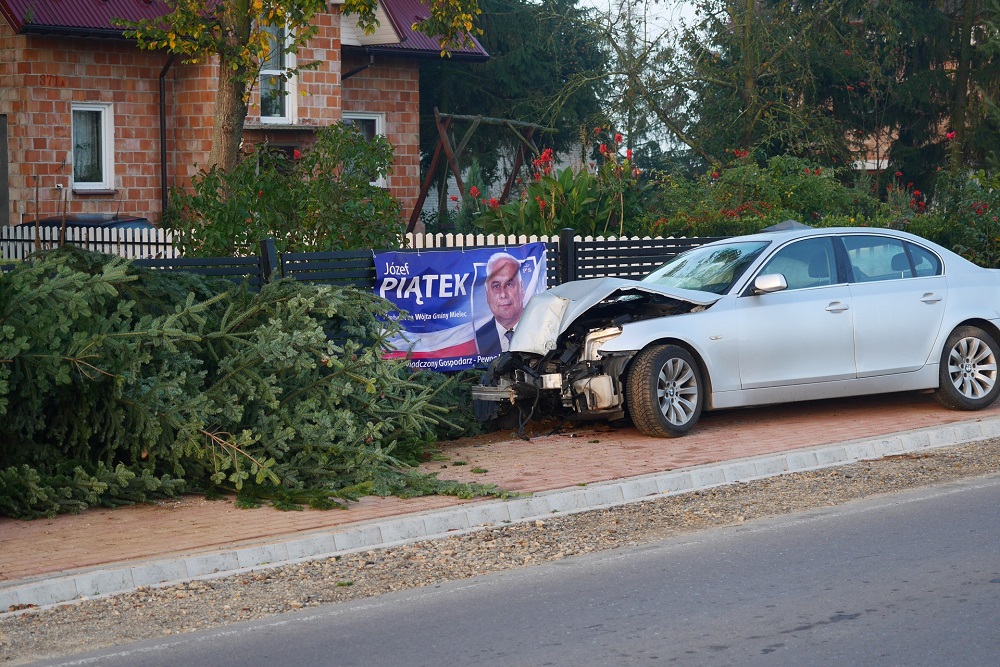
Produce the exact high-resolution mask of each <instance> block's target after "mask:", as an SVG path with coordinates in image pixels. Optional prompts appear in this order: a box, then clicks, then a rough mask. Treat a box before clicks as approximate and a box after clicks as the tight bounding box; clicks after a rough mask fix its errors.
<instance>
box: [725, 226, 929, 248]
mask: <svg viewBox="0 0 1000 667" xmlns="http://www.w3.org/2000/svg"><path fill="white" fill-rule="evenodd" d="M831 234H833V235H847V234H879V235H882V236H892V237H895V238H899V239H906V240H908V241H914V242H917V243H922V244H924V245H933V246H935V247H937V245H936V244H934V243H932V242H931V241H928V240H927V239H925V238H923V237H920V236H916V235H914V234H910V233H909V232H904V231H900V230H898V229H887V228H884V227H807V228H798V229H783V230H775V231H770V232H757V233H755V234H746V235H744V236H732V237H729V238H727V239H724V240H722V241H717V243H727V242H729V243H732V242H733V241H778V242H780V243H783V242H785V241H789V240H792V239H800V238H808V237H810V236H829V235H831Z"/></svg>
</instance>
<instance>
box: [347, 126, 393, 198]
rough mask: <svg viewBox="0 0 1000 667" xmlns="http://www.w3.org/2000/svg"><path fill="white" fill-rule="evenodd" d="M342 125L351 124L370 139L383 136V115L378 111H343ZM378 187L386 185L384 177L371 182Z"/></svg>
mask: <svg viewBox="0 0 1000 667" xmlns="http://www.w3.org/2000/svg"><path fill="white" fill-rule="evenodd" d="M343 122H344V125H352V126H354V127H356V128H357V129H358V131H360V132H361V134H363V135H364V136H365V139H368V140H369V141H371V140H372V139H374V138H375V137H376V136H385V115H384V114H380V113H360V112H356V111H352V112H347V111H345V112H344V115H343ZM371 184H372V185H376V186H378V187H380V188H384V187H386V184H385V179H384V178H379V179H376V180H374V181H372V182H371Z"/></svg>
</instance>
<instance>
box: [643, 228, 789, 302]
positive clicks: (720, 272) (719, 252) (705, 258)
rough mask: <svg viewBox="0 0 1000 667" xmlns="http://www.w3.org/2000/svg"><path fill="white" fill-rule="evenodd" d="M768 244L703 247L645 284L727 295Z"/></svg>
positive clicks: (673, 262) (676, 260) (658, 271)
mask: <svg viewBox="0 0 1000 667" xmlns="http://www.w3.org/2000/svg"><path fill="white" fill-rule="evenodd" d="M769 244H770V242H769V241H740V242H736V243H712V244H709V245H704V246H701V247H699V248H694V249H693V250H689V251H687V252H685V253H683V254H681V255H677V257H674V258H673V259H671V260H670V261H669V262H667V263H666V264H664V265H663V266H661V267H660V268H658V269H656V270H655V271H653V272H652V273H650V274H649V275H648V276H646V277H645V278H643V279H642V281H643V282H646V283H655V284H657V285H663V286H664V287H677V288H680V289H690V290H699V291H702V292H712V293H714V294H725V293H726V292H727V291H729V288H730V287H732V285H733V283H735V282H736V281H737V280H738V279H739V278H740V276H742V275H743V272H744V271H746V270H747V268H748V267H749V266H750V265H751V264H753V261H754V260H755V259H756V258H757V256H758V255H760V253H761V251H763V250H764V248H766V247H767V246H768V245H769Z"/></svg>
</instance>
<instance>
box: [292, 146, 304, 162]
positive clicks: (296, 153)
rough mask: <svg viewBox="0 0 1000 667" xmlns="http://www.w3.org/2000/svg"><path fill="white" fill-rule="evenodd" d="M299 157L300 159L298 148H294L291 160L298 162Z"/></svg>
mask: <svg viewBox="0 0 1000 667" xmlns="http://www.w3.org/2000/svg"><path fill="white" fill-rule="evenodd" d="M301 157H302V153H300V152H299V149H298V148H296V149H295V150H293V151H292V159H293V160H298V159H299V158H301Z"/></svg>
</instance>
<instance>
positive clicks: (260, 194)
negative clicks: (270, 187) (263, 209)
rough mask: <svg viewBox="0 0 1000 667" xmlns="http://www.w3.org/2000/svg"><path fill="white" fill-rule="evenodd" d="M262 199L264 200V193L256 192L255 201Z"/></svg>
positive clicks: (261, 191)
mask: <svg viewBox="0 0 1000 667" xmlns="http://www.w3.org/2000/svg"><path fill="white" fill-rule="evenodd" d="M263 198H264V191H263V190H258V191H257V199H263Z"/></svg>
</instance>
